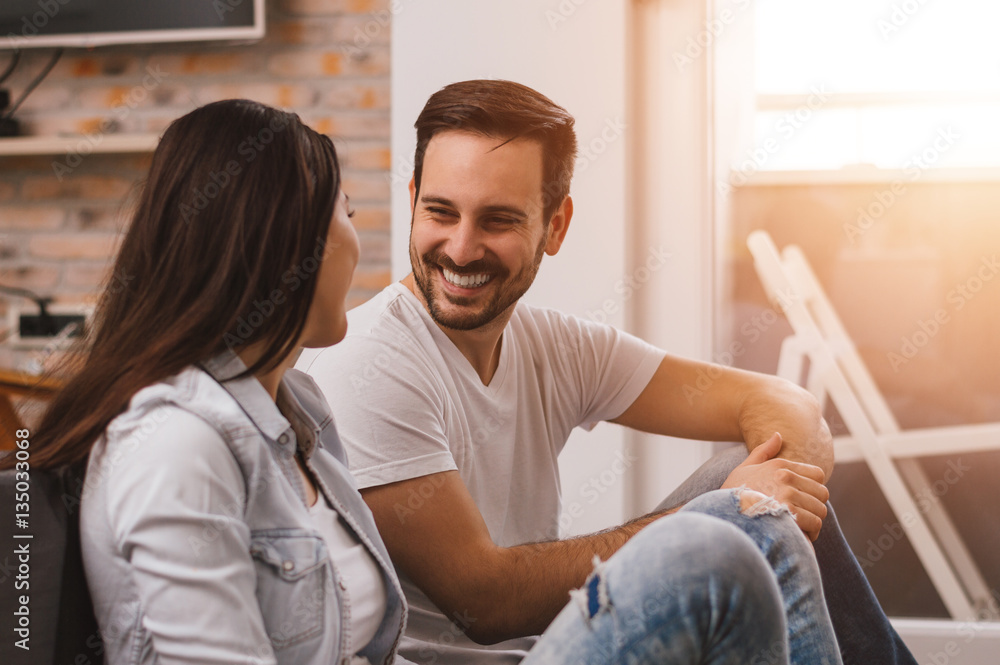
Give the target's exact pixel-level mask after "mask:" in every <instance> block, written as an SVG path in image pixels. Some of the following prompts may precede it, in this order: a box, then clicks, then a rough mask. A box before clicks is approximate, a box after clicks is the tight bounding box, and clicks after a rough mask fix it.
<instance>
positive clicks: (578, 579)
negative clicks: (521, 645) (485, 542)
mask: <svg viewBox="0 0 1000 665" xmlns="http://www.w3.org/2000/svg"><path fill="white" fill-rule="evenodd" d="M674 510H676V509H673V510H671V511H668V512H674ZM668 512H660V513H655V514H650V515H644V516H642V517H639V518H637V519H635V520H632V521H630V522H627V523H625V524H623V525H621V526H618V527H614V528H611V529H606V530H604V531H600V532H598V533H592V534H588V535H585V536H577V537H575V538H568V539H566V540H556V541H550V542H541V543H529V544H526V545H518V546H516V547H509V548H498V551H497V552H496V558H495V564H494V565H495V569H494V570H493V571H492V574H491V575H490V576H489V577H490V581H491V582H492V584H490V585H488V586H490V587H492V589H490V588H483V589H481V590H480V593H481V594H484V598H482V600H483V601H484V602H483V603H482V604H481V606H489V607H490V614H489V616H488V617H484V618H486V619H487V620H486V621H484V622H482V624H481V625H480V626H479V627H478V628H477V627H475V626H473V627H472V629H471V630H469V631H467V632H468V634H469V636H470V637H471V638H472V639H474V640H476V641H477V642H481V643H485V644H492V643H495V642H499V641H502V640H507V639H511V638H514V637H523V636H526V635H538V634H540V633H542V632H543V631H544V630H545V629H546V628H547V627H548V626H549V624H550V623H552V620H553V619H555V617H556V615H557V614H559V612H560V611H562V609H563V607H565V605H566V603H567V602H568V601H569V592H570V591H571V590H573V589H577V588H580V587H581V586H583V584H584V582H585V581H586V579H587V576H588V575H589V574H590V572H591V571H592V570H593V568H594V564H593V560H594V556H595V555H596V556H599V557H600V558H601V560H602V561H606V560H607V559H609V558H610V557H611V556H612V555H614V553H615V552H617V551H618V550H619V549H621V547H622V546H624V545H625V543H627V542H628V540H629V539H630V538H631V537H632V536H634V535H635V534H637V533H638V532H639V531H640V530H641V529H642V528H643V527H645V526H646V525H648V524H649V523H651V522H653V521H654V520H656V519H659V518H660V517H663V516H664V515H666V514H668Z"/></svg>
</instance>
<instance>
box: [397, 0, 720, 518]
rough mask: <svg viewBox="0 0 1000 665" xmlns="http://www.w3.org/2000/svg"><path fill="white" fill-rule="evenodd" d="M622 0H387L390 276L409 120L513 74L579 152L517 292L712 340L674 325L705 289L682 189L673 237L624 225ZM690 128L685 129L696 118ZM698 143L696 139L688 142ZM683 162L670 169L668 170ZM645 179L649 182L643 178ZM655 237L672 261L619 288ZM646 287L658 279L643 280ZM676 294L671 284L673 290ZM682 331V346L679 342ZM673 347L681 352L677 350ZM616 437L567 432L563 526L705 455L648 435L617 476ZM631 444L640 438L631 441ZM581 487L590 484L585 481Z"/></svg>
mask: <svg viewBox="0 0 1000 665" xmlns="http://www.w3.org/2000/svg"><path fill="white" fill-rule="evenodd" d="M630 4H631V3H629V2H627V1H626V0H601V1H600V2H596V1H595V2H591V1H588V0H548V1H543V2H539V1H538V0H506V1H505V2H489V3H486V2H468V0H435V1H434V2H424V3H417V2H413V1H412V0H409V1H406V0H404V1H403V2H401V3H400V4H399V5H398V11H397V12H396V13H395V15H394V18H393V21H394V23H393V27H392V31H393V43H392V131H393V136H392V150H393V190H392V206H393V207H392V213H393V220H392V234H393V235H392V245H393V247H392V249H393V254H392V257H393V274H394V277H395V278H400V277H402V276H403V275H405V274H406V273H407V272H409V259H408V255H407V243H408V235H409V219H410V214H409V202H408V195H407V191H406V184H407V182H408V180H409V177H410V174H411V172H412V159H413V149H414V145H415V135H414V130H413V121H414V120H415V119H416V117H417V115H418V113H419V112H420V109H421V108H422V107H423V104H424V102H425V101H426V100H427V97H428V96H429V95H430V94H432V93H433V92H434V91H436V90H437V89H439V88H440V87H442V86H443V85H445V84H447V83H450V82H453V81H459V80H464V79H471V78H505V79H511V80H515V81H518V82H521V83H524V84H526V85H529V86H531V87H533V88H535V89H537V90H539V91H540V92H542V93H543V94H545V95H547V96H548V97H550V98H551V99H552V100H554V101H555V102H556V103H558V104H561V105H562V106H564V107H565V108H566V109H567V110H569V111H570V113H572V114H573V115H574V116H575V117H576V121H577V125H576V127H577V136H578V138H579V141H580V145H581V156H582V158H583V161H580V162H578V166H577V173H576V176H575V178H574V181H573V187H572V194H573V197H574V201H575V204H576V205H575V208H576V212H575V216H574V219H573V223H572V226H571V227H570V231H569V235H568V236H567V239H566V242H565V244H564V245H563V248H562V251H561V252H560V253H559V255H557V256H556V257H546V258H545V260H544V261H543V263H542V268H541V270H540V271H539V276H538V279H537V281H536V283H535V285H534V286H533V287H532V289H531V290H530V291H529V293H528V295H527V296H526V298H527V300H528V301H529V302H531V303H534V304H539V305H545V306H550V307H558V308H559V309H561V310H562V311H566V312H570V313H574V314H577V315H580V316H584V317H591V318H596V319H600V320H605V319H606V320H607V321H608V322H609V323H611V324H612V325H616V326H619V327H623V328H625V329H634V330H635V331H636V332H639V333H640V334H642V335H643V336H644V337H647V338H649V339H651V341H654V342H655V343H657V344H660V345H663V346H664V347H665V348H670V349H673V350H675V351H677V352H679V353H687V354H692V353H699V352H700V351H701V346H702V342H704V344H707V343H708V341H709V340H710V339H711V337H710V335H708V334H707V332H706V331H704V330H701V329H700V326H702V325H703V323H704V317H703V316H702V314H701V313H698V314H697V316H695V317H694V318H693V319H690V320H689V321H688V322H685V325H684V326H681V327H683V328H684V329H685V332H684V333H683V335H681V336H680V337H678V336H677V334H676V329H678V328H679V326H678V321H679V320H680V321H684V319H683V318H678V317H685V316H687V312H689V311H691V309H692V307H694V308H695V309H697V308H698V307H701V306H704V303H703V302H699V301H698V299H697V297H695V296H691V295H690V294H689V293H688V291H690V290H694V291H695V292H698V291H699V290H700V289H701V288H702V287H703V285H702V284H701V280H702V279H703V276H702V274H701V272H702V271H701V268H700V267H699V266H700V263H699V260H698V257H697V256H695V255H692V256H683V255H684V254H686V253H688V252H690V251H692V250H693V251H695V252H698V251H700V246H694V247H692V246H690V245H688V244H687V237H688V236H690V235H691V234H692V233H693V234H694V235H696V236H699V237H700V236H702V235H704V234H703V233H702V231H701V228H702V227H701V226H700V224H699V219H698V218H697V217H691V216H690V214H691V212H692V210H694V209H693V208H690V207H687V208H685V207H683V199H684V197H685V196H686V195H687V194H688V193H685V192H683V191H679V197H680V199H682V209H681V210H680V211H679V213H680V214H679V215H678V216H676V217H675V218H672V220H671V221H672V222H676V223H677V226H676V229H677V230H681V229H686V230H683V231H681V237H677V236H676V234H674V233H671V234H668V235H670V237H665V236H662V235H661V234H660V233H659V231H657V232H654V233H652V234H639V235H637V234H636V225H635V224H634V223H631V221H630V216H631V215H632V214H634V213H635V210H634V208H633V192H632V186H631V185H630V184H629V183H628V181H627V175H628V174H629V173H630V172H631V170H632V169H633V166H632V165H631V163H630V161H629V160H630V159H631V157H630V155H631V151H630V150H627V146H629V145H637V144H639V143H640V142H642V141H643V139H644V138H645V137H643V136H641V135H638V133H637V127H634V126H632V123H631V122H630V120H629V119H630V115H629V114H630V112H631V109H630V103H629V94H630V92H629V91H630V86H631V85H632V83H631V81H630V79H629V78H628V76H629V72H630V67H629V64H630V57H631V43H630V39H631V35H632V32H633V28H632V25H631V21H632V18H631V12H630ZM651 4H657V3H651ZM684 4H691V3H684ZM696 4H699V5H700V4H701V3H700V2H699V3H696ZM622 122H625V123H626V127H625V129H624V132H623V133H621V135H620V136H618V137H613V135H614V134H615V132H616V130H614V129H608V128H609V127H610V128H614V127H620V126H621V123H622ZM682 129H683V132H682V134H681V135H682V136H686V135H687V133H688V131H689V129H691V127H690V126H688V127H684V128H682ZM693 129H694V131H695V132H697V131H698V129H697V125H695V126H694V127H693ZM602 132H604V136H603V137H602ZM609 138H610V140H607V139H609ZM686 148H687V149H692V146H686ZM702 148H703V146H702V145H701V144H700V143H698V145H697V147H696V149H699V150H700V149H702ZM681 159H683V156H682V157H681ZM657 168H659V166H658V167H657ZM683 170H684V169H683V166H682V165H681V164H679V165H678V171H681V172H683ZM645 177H647V178H654V177H655V174H651V173H648V174H645ZM688 187H690V178H683V179H682V180H681V181H680V182H678V183H677V185H676V186H672V187H670V188H668V190H673V189H678V188H680V190H683V189H684V188H688ZM656 202H657V203H658V204H659V203H662V201H660V200H657V201H656ZM692 225H693V227H692ZM692 228H693V230H692ZM667 244H669V246H670V247H672V248H673V252H674V256H675V258H674V259H673V260H672V263H670V265H668V266H665V267H664V268H663V269H660V270H657V271H654V272H653V273H652V275H651V277H649V278H648V281H644V283H643V284H642V285H641V288H639V289H635V290H634V291H633V292H632V293H631V294H630V293H628V290H627V288H625V284H624V281H623V280H626V279H628V278H629V277H632V278H641V277H643V276H644V275H645V274H646V273H643V272H642V271H639V272H636V271H637V270H639V268H640V266H642V265H643V264H645V263H646V261H647V260H651V261H655V257H656V255H657V252H658V251H659V248H660V246H661V245H662V246H666V245H667ZM692 266H695V269H693V270H692ZM686 272H691V273H693V275H694V276H693V277H692V276H691V275H685V273H686ZM654 282H656V283H658V284H660V285H661V286H658V287H656V288H648V287H649V286H650V285H651V284H653V283H654ZM679 285H683V286H679ZM674 291H681V292H683V293H682V294H681V295H680V296H677V295H676V294H674V293H673V292H674ZM661 298H662V299H664V300H663V302H665V303H675V302H676V303H679V304H672V305H671V309H668V310H666V311H658V313H657V314H655V315H649V316H647V315H644V316H639V317H633V316H632V315H631V312H632V311H633V310H637V309H638V308H640V307H642V308H646V307H649V306H650V305H651V304H652V303H654V302H655V301H656V300H658V299H661ZM657 309H658V310H660V309H662V308H657ZM633 319H634V321H633ZM629 324H634V326H632V325H629ZM640 328H641V329H640ZM691 340H694V343H689V341H691ZM675 342H677V343H679V345H680V346H681V347H683V348H677V346H678V344H675ZM692 349H694V351H692ZM630 436H632V435H630ZM645 438H647V439H648V437H645ZM625 439H626V433H625V432H624V431H623V430H622V429H621V428H618V427H616V426H613V425H607V424H602V425H599V426H598V427H597V428H596V429H595V430H594V431H593V432H590V433H586V432H582V431H578V432H576V433H575V434H574V435H573V436H572V437H571V439H570V442H569V444H568V445H567V449H566V451H565V452H564V454H563V456H562V459H561V466H562V480H563V496H564V509H566V510H564V513H566V512H568V509H570V508H573V507H574V504H575V507H576V508H577V509H578V511H582V512H583V514H582V515H581V516H579V517H576V518H573V519H569V518H568V517H567V518H566V520H565V526H567V530H568V533H572V534H575V533H584V532H589V531H593V530H595V529H598V528H603V527H606V526H609V525H611V524H616V523H620V522H621V521H622V520H623V519H624V517H626V516H630V515H631V514H634V513H635V512H637V510H646V509H648V508H650V507H652V505H655V501H652V499H651V497H653V496H656V495H657V494H658V493H661V492H662V493H665V490H664V488H667V489H669V488H670V487H672V486H673V485H676V482H678V481H679V480H680V479H682V478H683V477H684V475H686V473H687V472H688V471H689V470H690V469H691V468H692V467H693V464H694V463H695V462H697V461H700V460H701V459H702V458H703V457H704V455H703V454H702V453H701V452H700V450H701V449H700V448H693V449H691V448H689V449H690V450H694V451H695V456H694V458H692V459H688V458H689V457H690V455H689V456H688V457H685V456H683V455H681V456H680V457H678V456H677V455H675V454H674V453H673V452H671V450H673V451H674V452H676V448H677V447H672V449H667V448H665V447H664V446H663V445H656V444H652V445H653V447H654V448H659V449H660V454H659V456H658V457H656V458H655V461H656V462H657V464H660V465H661V466H660V467H659V468H656V469H649V468H642V469H641V468H639V467H640V464H638V463H633V464H632V465H631V467H630V468H629V469H628V471H627V472H626V473H625V474H624V475H622V476H618V475H616V474H614V472H612V471H611V469H612V468H613V463H614V462H615V460H616V459H617V458H618V456H620V455H624V454H625V453H624V451H631V447H632V445H633V444H632V443H629V444H628V445H626V440H625ZM658 443H660V442H658ZM635 445H639V446H643V447H648V446H649V445H650V444H648V442H646V443H643V442H642V441H640V442H639V443H637V444H635ZM650 454H651V455H652V453H650ZM665 455H666V456H668V457H669V459H665V458H664V456H665ZM626 459H627V456H626ZM651 459H652V457H651ZM678 460H680V462H678ZM617 466H618V467H620V466H621V465H620V464H619V465H617ZM588 487H589V488H592V489H589V490H588V489H585V488H588ZM595 492H599V496H600V498H599V499H595V496H596V495H595ZM650 501H652V503H650ZM645 504H648V505H645Z"/></svg>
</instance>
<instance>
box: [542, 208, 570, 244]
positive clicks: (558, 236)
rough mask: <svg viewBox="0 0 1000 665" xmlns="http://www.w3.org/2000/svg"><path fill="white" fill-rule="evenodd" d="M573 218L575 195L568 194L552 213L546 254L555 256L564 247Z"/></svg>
mask: <svg viewBox="0 0 1000 665" xmlns="http://www.w3.org/2000/svg"><path fill="white" fill-rule="evenodd" d="M572 219H573V197H572V196H567V197H566V198H564V199H563V202H562V203H560V204H559V207H558V208H556V211H555V212H554V213H553V214H552V219H551V220H549V238H548V240H547V241H546V242H545V253H546V254H548V255H549V256H555V255H556V253H557V252H558V251H559V248H560V247H562V244H563V240H564V239H565V238H566V231H567V230H568V229H569V223H570V220H572Z"/></svg>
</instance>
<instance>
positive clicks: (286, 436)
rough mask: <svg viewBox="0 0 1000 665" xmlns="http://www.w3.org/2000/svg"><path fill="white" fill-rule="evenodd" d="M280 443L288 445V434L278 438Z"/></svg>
mask: <svg viewBox="0 0 1000 665" xmlns="http://www.w3.org/2000/svg"><path fill="white" fill-rule="evenodd" d="M278 443H280V444H282V445H283V444H286V443H288V435H287V434H282V435H281V436H279V437H278Z"/></svg>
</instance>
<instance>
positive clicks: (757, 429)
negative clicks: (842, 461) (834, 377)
mask: <svg viewBox="0 0 1000 665" xmlns="http://www.w3.org/2000/svg"><path fill="white" fill-rule="evenodd" d="M613 422H616V423H618V424H621V425H625V426H627V427H632V428H634V429H638V430H641V431H644V432H653V433H656V434H665V435H668V436H676V437H681V438H686V439H702V440H708V441H713V440H714V441H741V440H742V441H744V442H745V443H746V445H747V448H748V449H749V450H751V451H752V450H754V449H755V448H756V447H757V446H759V445H761V444H763V443H764V442H766V441H768V440H769V439H771V437H772V436H773V435H774V434H775V433H776V432H778V433H780V435H781V448H780V451H779V452H778V455H777V456H776V457H770V456H768V459H767V460H766V461H764V462H763V463H761V464H760V465H757V467H756V468H753V469H748V468H743V469H742V470H741V474H742V475H741V480H742V483H741V484H744V485H746V486H747V487H750V488H752V489H756V490H758V491H760V492H763V493H765V494H768V495H771V496H778V495H782V496H781V497H779V498H783V499H784V500H785V501H786V502H787V503H788V504H789V507H790V508H791V509H792V512H793V513H795V514H796V515H797V516H799V517H800V526H802V527H803V530H804V531H806V533H807V534H809V535H810V537H812V538H815V537H816V536H817V535H818V533H819V530H818V528H816V529H812V528H810V527H809V526H807V525H816V524H817V523H818V522H819V521H821V520H822V519H823V518H824V517H825V516H826V508H825V506H824V505H822V504H823V503H824V502H825V501H826V499H827V498H828V497H829V493H828V492H827V491H826V488H825V487H823V484H824V483H825V482H826V480H827V479H828V478H829V475H830V473H831V472H832V471H833V439H832V437H831V436H830V430H829V428H828V427H827V425H826V421H824V420H823V414H822V412H821V409H820V406H819V403H818V402H817V400H816V398H815V397H813V396H812V395H811V394H810V393H809V392H807V391H806V390H804V389H802V388H800V387H799V386H796V385H795V384H793V383H791V382H790V381H786V380H785V379H781V378H779V377H776V376H770V375H766V374H757V373H754V372H747V371H743V370H738V369H733V368H730V367H722V366H719V365H709V364H707V363H701V362H697V361H693V360H687V359H684V358H678V357H675V356H670V355H668V356H666V357H665V358H664V359H663V361H662V362H661V363H660V366H659V368H658V369H657V371H656V374H655V375H654V376H653V378H652V379H651V380H650V382H649V384H648V385H647V386H646V388H645V389H644V390H643V392H642V393H641V394H640V395H639V397H638V398H637V399H636V400H635V402H633V403H632V405H631V406H630V407H629V408H628V409H626V410H625V413H623V414H622V415H621V416H619V417H618V418H615V419H614V421H613ZM810 516H811V517H810Z"/></svg>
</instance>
